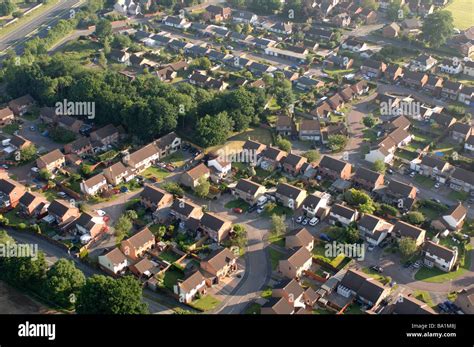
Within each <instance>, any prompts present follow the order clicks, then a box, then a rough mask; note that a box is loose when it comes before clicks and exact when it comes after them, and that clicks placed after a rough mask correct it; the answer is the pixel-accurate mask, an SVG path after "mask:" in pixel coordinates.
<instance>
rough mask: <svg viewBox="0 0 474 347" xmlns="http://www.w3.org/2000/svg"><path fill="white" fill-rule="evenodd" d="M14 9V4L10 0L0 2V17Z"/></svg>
mask: <svg viewBox="0 0 474 347" xmlns="http://www.w3.org/2000/svg"><path fill="white" fill-rule="evenodd" d="M15 10H16V5H15V3H13V2H12V1H11V0H4V1H3V2H0V17H3V16H8V15H10V14H12V13H13V12H14V11H15Z"/></svg>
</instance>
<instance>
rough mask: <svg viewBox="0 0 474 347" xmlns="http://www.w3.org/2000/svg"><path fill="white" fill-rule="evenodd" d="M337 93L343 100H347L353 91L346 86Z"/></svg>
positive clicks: (353, 94) (352, 94)
mask: <svg viewBox="0 0 474 347" xmlns="http://www.w3.org/2000/svg"><path fill="white" fill-rule="evenodd" d="M339 95H340V96H341V97H342V99H343V100H344V102H349V101H351V100H352V99H353V98H354V96H355V93H354V91H353V90H352V88H351V87H350V86H347V87H345V88H344V89H342V90H341V91H340V92H339Z"/></svg>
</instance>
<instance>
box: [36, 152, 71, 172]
mask: <svg viewBox="0 0 474 347" xmlns="http://www.w3.org/2000/svg"><path fill="white" fill-rule="evenodd" d="M65 164H66V158H65V157H64V154H62V153H61V151H60V150H59V149H55V150H53V151H51V152H49V153H47V154H45V155H42V156H41V157H39V158H38V159H36V166H37V167H38V169H40V170H42V169H45V170H46V171H48V172H53V171H55V170H57V169H60V168H62V167H63V166H64V165H65Z"/></svg>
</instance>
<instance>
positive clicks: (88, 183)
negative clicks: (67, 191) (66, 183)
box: [80, 174, 107, 195]
mask: <svg viewBox="0 0 474 347" xmlns="http://www.w3.org/2000/svg"><path fill="white" fill-rule="evenodd" d="M80 186H81V192H83V193H84V194H86V195H96V194H98V193H100V192H102V191H104V190H107V180H106V179H105V176H104V175H103V174H97V175H95V176H92V177H91V178H89V179H87V180H83V181H82V182H81V184H80Z"/></svg>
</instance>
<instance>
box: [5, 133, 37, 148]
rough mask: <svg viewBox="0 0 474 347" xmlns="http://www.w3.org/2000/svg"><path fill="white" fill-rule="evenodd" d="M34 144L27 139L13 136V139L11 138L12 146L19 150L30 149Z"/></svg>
mask: <svg viewBox="0 0 474 347" xmlns="http://www.w3.org/2000/svg"><path fill="white" fill-rule="evenodd" d="M32 144H33V143H32V142H31V141H29V140H27V139H25V138H24V137H22V136H18V135H12V137H11V138H10V146H11V147H13V148H15V149H18V150H22V149H25V148H28V147H30V146H31V145H32Z"/></svg>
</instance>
